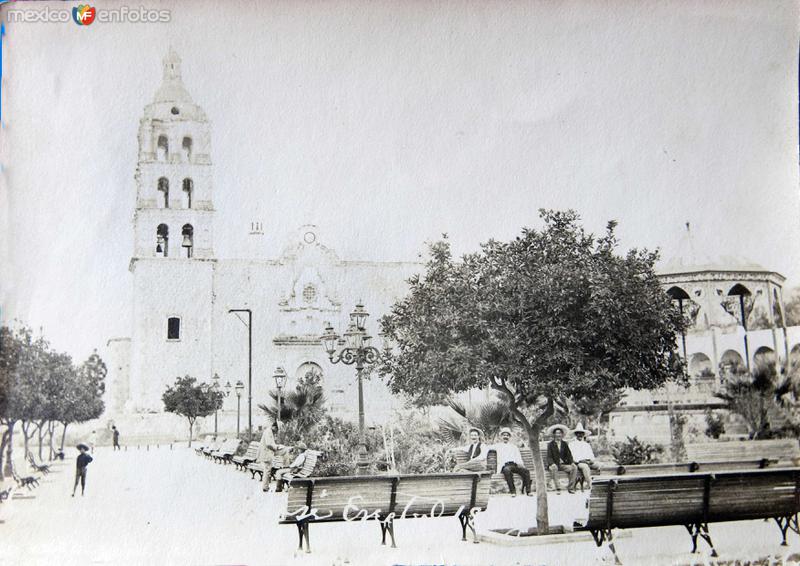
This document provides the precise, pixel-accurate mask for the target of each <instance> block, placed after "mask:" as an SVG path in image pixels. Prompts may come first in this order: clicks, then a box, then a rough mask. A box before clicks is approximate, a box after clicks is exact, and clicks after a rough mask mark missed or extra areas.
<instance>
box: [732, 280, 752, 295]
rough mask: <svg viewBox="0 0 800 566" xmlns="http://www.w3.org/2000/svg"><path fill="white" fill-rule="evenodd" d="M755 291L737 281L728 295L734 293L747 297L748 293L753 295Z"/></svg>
mask: <svg viewBox="0 0 800 566" xmlns="http://www.w3.org/2000/svg"><path fill="white" fill-rule="evenodd" d="M752 294H753V293H751V292H750V289H748V288H747V287H745V286H744V285H742V284H741V283H737V284H736V285H734V286H733V287H731V288H730V290H729V291H728V296H734V295H742V296H745V297H747V296H748V295H752Z"/></svg>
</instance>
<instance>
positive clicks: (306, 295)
mask: <svg viewBox="0 0 800 566" xmlns="http://www.w3.org/2000/svg"><path fill="white" fill-rule="evenodd" d="M316 298H317V290H316V289H315V288H314V286H313V285H306V286H305V287H304V288H303V301H305V302H306V304H309V305H310V304H311V303H313V302H314V300H315V299H316Z"/></svg>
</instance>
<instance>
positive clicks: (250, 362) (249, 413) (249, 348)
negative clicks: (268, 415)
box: [228, 309, 253, 436]
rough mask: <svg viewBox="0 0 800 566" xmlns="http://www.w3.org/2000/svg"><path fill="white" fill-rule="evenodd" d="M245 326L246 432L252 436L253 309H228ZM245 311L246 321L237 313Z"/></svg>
mask: <svg viewBox="0 0 800 566" xmlns="http://www.w3.org/2000/svg"><path fill="white" fill-rule="evenodd" d="M228 312H229V313H235V314H236V317H237V318H239V320H241V321H242V322H243V323H244V324H245V326H247V433H248V435H249V436H253V311H252V310H250V309H228ZM240 312H244V313H247V322H244V320H242V319H241V318H240V317H239V315H238V313H240Z"/></svg>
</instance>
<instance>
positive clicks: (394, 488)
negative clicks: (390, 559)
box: [280, 472, 489, 552]
mask: <svg viewBox="0 0 800 566" xmlns="http://www.w3.org/2000/svg"><path fill="white" fill-rule="evenodd" d="M487 475H488V474H486V473H475V472H463V473H462V472H459V473H454V474H422V475H386V476H340V477H330V478H306V479H293V480H292V482H291V485H290V489H289V494H288V501H287V506H286V513H285V514H284V517H283V518H282V519H281V521H280V524H282V525H295V526H296V527H297V534H298V538H299V545H298V550H302V549H303V541H305V550H306V552H311V546H310V542H309V533H308V531H309V525H310V524H311V523H329V522H342V521H356V520H360V521H367V520H370V519H374V520H376V521H378V523H379V525H380V527H381V544H386V535H387V534H389V536H390V537H391V541H392V548H395V547H396V544H395V536H394V522H395V520H397V519H414V518H420V517H434V518H438V517H451V516H454V517H457V518H458V521H459V523H460V525H461V540H463V541H465V540H467V529H470V530H471V531H472V535H473V540H474V542H476V543H477V542H478V540H477V536H476V533H475V527H474V523H473V519H474V516H475V513H477V512H478V511H482V510H484V509H486V505H487V504H488V501H489V482H488V481H486V480H487V479H488V478H487V477H486V476H487Z"/></svg>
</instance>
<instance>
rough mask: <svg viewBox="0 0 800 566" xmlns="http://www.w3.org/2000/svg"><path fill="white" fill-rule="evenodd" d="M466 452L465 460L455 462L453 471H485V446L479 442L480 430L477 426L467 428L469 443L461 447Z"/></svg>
mask: <svg viewBox="0 0 800 566" xmlns="http://www.w3.org/2000/svg"><path fill="white" fill-rule="evenodd" d="M461 450H463V451H464V452H466V453H467V461H466V462H464V463H463V464H456V467H455V468H453V471H454V472H485V471H486V447H485V446H483V445H482V444H481V431H480V430H478V429H477V428H471V429H469V444H468V445H467V446H464V447H463V448H461Z"/></svg>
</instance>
